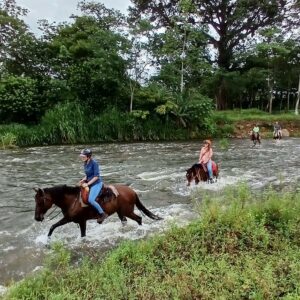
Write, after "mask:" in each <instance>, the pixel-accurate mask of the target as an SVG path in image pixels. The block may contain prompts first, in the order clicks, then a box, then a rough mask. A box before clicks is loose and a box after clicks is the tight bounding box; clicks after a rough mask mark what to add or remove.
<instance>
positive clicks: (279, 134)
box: [273, 121, 282, 139]
mask: <svg viewBox="0 0 300 300" xmlns="http://www.w3.org/2000/svg"><path fill="white" fill-rule="evenodd" d="M273 137H274V139H281V138H282V131H281V126H280V124H279V123H278V121H276V122H275V124H274V131H273Z"/></svg>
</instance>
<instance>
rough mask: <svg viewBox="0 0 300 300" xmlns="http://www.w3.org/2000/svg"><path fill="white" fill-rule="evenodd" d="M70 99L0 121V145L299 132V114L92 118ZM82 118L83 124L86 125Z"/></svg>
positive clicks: (250, 112) (267, 135) (240, 112)
mask: <svg viewBox="0 0 300 300" xmlns="http://www.w3.org/2000/svg"><path fill="white" fill-rule="evenodd" d="M72 105H73V104H65V106H63V107H57V108H56V109H54V110H53V111H51V112H49V113H48V114H46V115H45V116H44V118H43V119H42V121H41V123H40V124H38V125H33V126H26V125H22V124H10V125H1V126H0V148H2V149H4V148H15V147H28V146H46V145H65V144H91V143H106V142H140V141H187V140H199V139H200V140H201V139H204V138H207V137H209V138H224V137H225V138H248V137H249V132H250V130H251V129H252V128H253V126H254V124H256V123H257V124H258V125H259V126H260V131H261V135H262V137H263V138H271V137H272V132H273V124H274V123H275V121H279V122H280V124H281V126H282V128H283V129H284V134H285V136H292V137H300V116H296V115H295V114H294V113H282V114H272V115H270V114H269V113H266V112H263V111H259V110H257V109H250V110H230V111H215V112H213V113H212V115H211V116H209V117H208V118H207V119H206V120H203V124H202V125H199V124H197V126H196V125H195V124H194V125H193V126H192V125H191V126H190V127H189V126H187V125H186V126H185V127H184V126H183V125H182V124H181V125H180V123H178V122H174V120H172V121H171V120H169V121H166V120H162V119H157V118H156V119H153V118H151V117H148V118H146V117H145V118H142V117H140V116H139V117H136V116H135V115H131V114H129V113H121V112H117V111H111V112H109V113H104V114H102V115H101V116H98V117H95V118H94V119H92V120H89V119H88V116H87V115H86V114H85V113H84V112H83V111H82V110H80V109H79V108H78V107H77V106H74V105H73V106H72ZM87 124H88V125H87Z"/></svg>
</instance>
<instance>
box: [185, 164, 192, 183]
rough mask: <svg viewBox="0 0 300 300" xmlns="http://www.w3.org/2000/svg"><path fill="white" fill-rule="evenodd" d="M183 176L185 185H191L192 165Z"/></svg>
mask: <svg viewBox="0 0 300 300" xmlns="http://www.w3.org/2000/svg"><path fill="white" fill-rule="evenodd" d="M185 177H186V179H187V182H188V183H187V186H190V185H191V181H192V180H193V179H194V175H193V167H191V168H189V169H187V170H186V174H185Z"/></svg>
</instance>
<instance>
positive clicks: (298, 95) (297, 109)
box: [295, 75, 300, 115]
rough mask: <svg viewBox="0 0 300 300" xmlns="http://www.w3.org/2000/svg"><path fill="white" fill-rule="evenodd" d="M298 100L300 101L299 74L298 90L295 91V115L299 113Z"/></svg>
mask: <svg viewBox="0 0 300 300" xmlns="http://www.w3.org/2000/svg"><path fill="white" fill-rule="evenodd" d="M299 102H300V75H299V84H298V92H297V101H296V106H295V115H299Z"/></svg>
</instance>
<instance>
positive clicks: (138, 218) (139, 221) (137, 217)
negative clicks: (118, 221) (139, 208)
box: [126, 211, 142, 225]
mask: <svg viewBox="0 0 300 300" xmlns="http://www.w3.org/2000/svg"><path fill="white" fill-rule="evenodd" d="M126 217H128V218H130V219H131V220H134V221H136V222H137V223H138V224H139V225H142V218H141V217H140V216H138V215H136V214H135V213H134V212H133V211H132V212H130V213H128V214H127V216H126Z"/></svg>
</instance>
